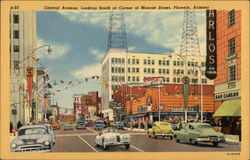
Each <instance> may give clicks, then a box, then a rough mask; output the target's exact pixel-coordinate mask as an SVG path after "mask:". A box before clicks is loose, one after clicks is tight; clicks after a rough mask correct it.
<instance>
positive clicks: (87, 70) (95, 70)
mask: <svg viewBox="0 0 250 160" xmlns="http://www.w3.org/2000/svg"><path fill="white" fill-rule="evenodd" d="M72 74H73V76H75V77H76V78H84V77H92V76H95V75H97V76H100V75H101V64H100V63H98V64H90V65H86V66H83V67H82V68H81V69H79V70H76V71H74V72H73V73H72Z"/></svg>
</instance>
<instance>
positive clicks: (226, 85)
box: [214, 10, 241, 132]
mask: <svg viewBox="0 0 250 160" xmlns="http://www.w3.org/2000/svg"><path fill="white" fill-rule="evenodd" d="M216 24H217V67H218V69H217V71H218V73H217V77H216V79H215V80H214V84H215V108H216V112H215V114H214V116H215V117H217V119H219V118H221V120H222V123H223V125H225V127H226V126H227V127H229V125H230V124H231V123H235V121H236V120H237V118H239V117H240V115H241V114H240V108H241V103H240V97H241V11H240V10H223V11H217V23H216ZM233 121H234V122H233ZM223 132H229V129H228V128H227V129H226V130H225V131H223Z"/></svg>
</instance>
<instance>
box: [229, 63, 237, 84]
mask: <svg viewBox="0 0 250 160" xmlns="http://www.w3.org/2000/svg"><path fill="white" fill-rule="evenodd" d="M234 80H236V70H235V65H233V66H230V67H229V81H234Z"/></svg>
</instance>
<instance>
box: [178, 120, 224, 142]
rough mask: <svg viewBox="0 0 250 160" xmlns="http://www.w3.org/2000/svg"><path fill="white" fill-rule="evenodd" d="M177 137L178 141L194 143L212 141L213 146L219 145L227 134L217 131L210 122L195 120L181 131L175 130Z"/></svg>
mask: <svg viewBox="0 0 250 160" xmlns="http://www.w3.org/2000/svg"><path fill="white" fill-rule="evenodd" d="M175 139H176V142H180V141H185V142H190V143H192V144H197V143H198V142H211V143H212V144H213V146H217V145H218V144H219V143H220V142H224V141H225V136H224V134H223V133H219V132H216V131H215V130H214V128H213V126H211V125H210V124H207V123H199V122H193V123H187V124H186V125H185V127H184V128H182V129H181V130H180V131H175Z"/></svg>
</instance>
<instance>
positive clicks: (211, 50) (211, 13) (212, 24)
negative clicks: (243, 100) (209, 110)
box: [205, 10, 217, 80]
mask: <svg viewBox="0 0 250 160" xmlns="http://www.w3.org/2000/svg"><path fill="white" fill-rule="evenodd" d="M206 17H207V23H206V27H207V57H206V71H205V75H206V77H207V78H208V79H211V80H212V79H215V78H216V76H217V43H216V10H207V11H206Z"/></svg>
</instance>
